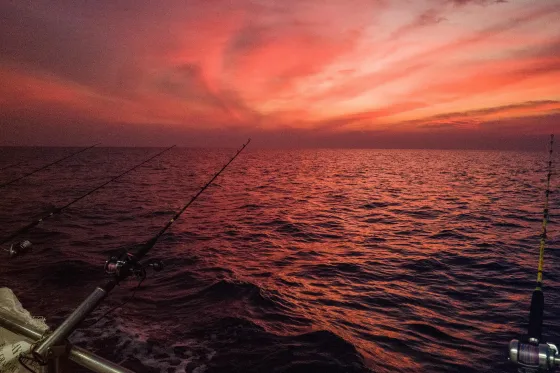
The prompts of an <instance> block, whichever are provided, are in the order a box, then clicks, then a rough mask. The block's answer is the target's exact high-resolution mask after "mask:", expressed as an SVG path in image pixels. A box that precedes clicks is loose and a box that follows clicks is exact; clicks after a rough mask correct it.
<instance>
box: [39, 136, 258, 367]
mask: <svg viewBox="0 0 560 373" xmlns="http://www.w3.org/2000/svg"><path fill="white" fill-rule="evenodd" d="M250 141H251V139H249V140H247V142H246V143H245V144H243V146H242V147H241V149H239V150H238V151H237V152H236V153H235V155H234V156H233V157H232V158H231V159H230V160H229V161H228V162H227V163H226V164H225V165H224V166H223V167H222V168H221V169H220V170H219V171H218V172H217V173H216V174H215V175H214V176H213V177H212V178H211V179H210V181H208V182H207V183H206V184H205V185H204V186H203V187H202V188H200V190H199V191H198V192H197V193H196V194H195V195H194V196H193V197H192V198H191V199H190V201H189V202H187V204H185V205H184V206H183V207H182V208H181V209H180V210H179V211H178V212H177V213H176V214H175V215H174V216H173V217H172V218H171V220H169V221H168V222H167V223H166V224H165V226H164V227H163V228H162V229H161V230H160V231H159V232H158V233H157V234H156V235H155V236H154V237H152V238H151V239H149V240H148V241H146V242H145V243H144V244H142V245H140V246H141V247H140V249H139V250H138V251H137V252H136V253H131V252H127V251H124V252H123V253H122V254H121V255H120V256H112V257H110V258H109V259H108V260H107V262H106V263H105V268H104V269H105V272H106V273H107V274H109V275H111V276H112V279H111V280H109V281H108V282H107V283H106V284H105V285H102V286H98V287H97V288H95V290H94V291H93V292H92V293H91V294H90V295H89V297H87V298H86V299H85V300H84V301H83V302H82V303H81V304H80V305H79V306H78V308H76V309H75V310H74V312H72V314H70V316H68V318H67V319H66V320H64V322H63V323H62V324H61V325H60V326H59V327H58V328H57V329H55V331H54V332H52V333H51V334H50V335H48V336H46V337H45V338H43V339H42V340H40V341H38V342H37V343H36V344H35V345H34V346H35V347H34V348H33V350H32V355H33V358H34V360H35V361H37V362H38V363H39V364H41V365H45V364H47V363H48V360H49V358H52V357H53V355H54V352H53V351H54V350H55V349H56V347H57V346H59V345H60V344H61V343H64V341H65V340H66V339H67V338H68V337H69V336H70V334H72V332H73V331H74V329H76V327H77V326H78V325H79V324H80V323H81V322H82V321H83V320H84V319H85V318H86V317H87V316H88V315H89V314H90V313H91V312H93V310H94V309H95V308H96V307H97V306H98V305H99V304H100V303H101V301H102V300H103V299H105V297H107V295H108V294H109V292H110V291H111V290H113V289H114V288H115V286H117V285H118V284H119V283H120V282H121V281H123V280H125V279H126V278H127V277H129V276H132V275H133V276H136V277H137V278H138V279H139V280H140V281H142V280H143V279H144V278H145V277H146V267H151V268H152V269H154V270H155V271H159V270H161V269H163V266H162V264H161V262H158V261H152V262H151V263H143V264H142V263H140V262H139V260H140V259H142V258H143V257H144V256H145V255H146V254H148V252H149V251H150V249H152V248H153V247H154V246H155V244H156V243H157V240H158V239H159V238H160V237H161V236H162V235H163V234H164V233H165V231H166V230H167V229H169V227H171V225H172V224H173V223H174V222H175V221H176V220H177V219H178V218H179V217H180V216H181V214H182V213H183V212H185V210H186V209H187V208H188V207H189V206H190V205H191V204H192V203H193V202H194V201H195V200H196V199H197V198H198V196H200V195H201V194H202V192H204V191H205V190H206V189H207V188H208V187H209V186H210V185H211V184H212V182H213V181H214V180H215V179H216V178H217V177H218V176H219V175H220V174H221V173H222V172H223V171H224V170H225V169H226V168H227V167H228V166H229V165H230V163H231V162H233V160H234V159H235V158H237V156H238V155H239V154H240V153H241V152H242V151H243V149H245V147H247V145H248V144H249V142H250Z"/></svg>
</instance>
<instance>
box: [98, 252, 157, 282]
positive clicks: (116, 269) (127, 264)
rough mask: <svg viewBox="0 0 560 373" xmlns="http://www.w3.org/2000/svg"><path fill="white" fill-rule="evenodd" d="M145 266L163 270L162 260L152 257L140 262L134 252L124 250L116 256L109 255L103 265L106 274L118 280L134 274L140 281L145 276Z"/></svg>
mask: <svg viewBox="0 0 560 373" xmlns="http://www.w3.org/2000/svg"><path fill="white" fill-rule="evenodd" d="M147 268H151V269H153V270H154V271H155V272H159V271H161V270H163V262H162V261H161V260H157V259H154V260H150V261H148V262H144V263H140V262H138V259H136V256H134V254H132V253H130V252H128V251H126V250H125V251H123V252H122V253H121V254H120V255H118V256H110V257H109V259H107V261H106V262H105V266H104V270H105V273H106V274H108V275H112V276H115V277H116V278H118V279H119V280H122V279H125V278H127V277H129V276H134V277H136V278H137V279H138V280H140V281H141V280H144V279H145V278H146V269H147Z"/></svg>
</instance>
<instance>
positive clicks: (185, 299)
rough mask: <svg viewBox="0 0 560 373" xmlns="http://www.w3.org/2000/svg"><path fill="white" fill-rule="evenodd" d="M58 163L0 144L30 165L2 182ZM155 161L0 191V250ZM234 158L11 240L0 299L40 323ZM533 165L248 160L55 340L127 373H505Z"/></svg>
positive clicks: (548, 281) (131, 186) (413, 158)
mask: <svg viewBox="0 0 560 373" xmlns="http://www.w3.org/2000/svg"><path fill="white" fill-rule="evenodd" d="M71 151H72V149H63V148H45V149H41V148H1V149H0V168H1V167H2V166H3V165H7V164H10V163H13V162H18V161H20V160H23V159H31V161H29V162H27V163H26V164H24V165H22V166H19V167H16V168H12V169H7V170H4V171H1V172H0V183H1V182H2V181H7V180H8V179H10V178H12V177H15V176H17V175H19V174H22V173H24V172H25V171H26V170H31V169H33V168H35V167H37V166H39V165H42V164H45V163H47V162H48V161H51V160H54V159H56V158H57V157H60V156H62V155H63V154H67V153H69V152H71ZM157 151H158V149H139V148H137V149H119V148H98V149H92V150H90V151H88V152H85V153H83V154H80V155H79V156H78V157H76V158H73V159H69V160H67V161H65V162H63V163H62V164H60V165H57V166H54V167H52V168H51V169H49V170H47V171H44V172H41V173H39V174H36V175H34V176H32V177H29V178H26V179H24V180H22V181H20V182H18V183H17V184H14V185H12V186H10V187H8V188H4V189H1V190H0V193H1V197H0V236H5V235H7V234H9V233H10V232H12V231H13V230H15V229H17V228H19V227H20V226H21V225H24V224H26V223H28V222H29V221H30V220H31V219H33V218H35V217H38V216H40V215H41V213H42V212H44V211H48V210H49V209H52V208H53V207H55V206H60V205H62V204H65V203H66V202H68V201H70V200H71V199H72V198H75V197H77V196H79V195H81V194H82V193H84V192H86V191H88V190H89V189H91V188H92V187H93V186H96V185H98V184H101V183H103V182H104V181H106V180H108V178H109V177H110V176H113V175H116V174H118V173H119V172H121V171H122V170H125V169H126V168H128V167H131V166H132V165H134V164H135V163H138V162H140V161H141V160H143V159H144V158H147V157H148V156H149V155H150V154H154V153H156V152H157ZM233 152H234V150H233V149H223V150H204V149H173V150H172V151H170V152H169V153H166V154H165V155H163V156H162V157H161V158H159V159H157V160H155V161H153V162H151V163H150V164H148V165H146V166H144V167H142V168H140V169H138V170H137V171H135V172H134V173H132V174H129V175H128V176H126V177H124V178H123V179H121V180H120V181H118V182H115V183H113V184H110V185H109V186H108V187H106V188H104V189H102V190H100V191H99V192H97V193H95V194H94V195H92V196H90V197H88V198H86V199H84V200H83V201H81V202H79V203H77V204H76V205H73V206H72V207H71V208H69V209H67V210H65V211H64V212H63V213H62V214H60V215H57V216H55V217H54V218H52V219H50V220H48V221H47V222H45V223H44V224H42V225H41V226H40V227H39V228H37V229H34V230H33V231H32V233H31V234H29V235H28V236H27V237H25V238H28V239H30V240H31V241H32V242H33V243H34V245H35V250H34V252H33V253H31V254H29V255H28V256H25V257H22V258H18V259H17V260H12V261H8V260H7V257H4V259H2V260H0V286H8V287H10V288H12V289H13V290H14V292H15V293H16V295H17V296H18V297H19V298H20V300H21V302H22V303H23V305H24V307H26V308H27V309H28V310H30V311H31V312H32V313H33V314H34V315H42V316H46V317H47V321H48V323H49V324H50V325H51V326H55V325H57V324H58V323H59V322H60V321H61V320H62V318H63V317H64V316H66V315H67V314H68V313H69V312H70V311H71V310H72V309H73V308H74V307H76V306H77V305H78V304H79V302H80V301H81V300H82V299H83V298H84V297H86V296H87V295H88V294H89V293H90V292H91V291H92V290H93V289H94V288H95V286H97V285H98V284H100V283H101V282H102V281H103V280H104V278H105V277H104V274H103V264H104V261H105V259H106V258H107V256H108V255H109V254H111V253H113V252H114V251H115V250H118V249H121V248H123V247H127V246H129V245H133V244H136V243H140V242H142V241H144V240H146V239H148V238H150V237H151V236H152V235H153V234H154V233H156V232H157V231H158V229H159V228H160V227H161V226H163V224H165V222H166V221H167V220H168V219H169V218H170V217H171V216H172V215H173V213H174V212H175V211H176V210H178V208H179V207H180V206H181V205H182V204H183V203H184V202H186V201H187V200H188V199H190V197H191V196H192V195H193V194H194V193H195V192H196V191H198V189H199V188H200V187H201V186H202V185H203V184H204V183H205V182H206V181H207V180H208V179H209V177H210V176H211V174H213V173H214V172H216V171H217V169H218V168H219V167H220V166H221V165H222V164H223V163H225V162H226V161H227V159H228V157H230V156H231V155H232V154H233ZM37 156H39V157H40V158H37V159H33V157H37ZM545 159H546V153H545V151H544V149H543V152H541V153H527V152H478V151H432V150H429V151H428V150H425V151H423V150H294V151H265V150H253V149H251V148H249V149H247V151H246V152H243V153H242V154H241V155H240V156H239V158H238V159H237V160H236V161H234V163H233V164H232V165H231V166H230V168H228V169H227V170H226V171H225V173H224V174H223V175H222V176H221V177H220V178H218V179H217V182H216V183H215V184H214V185H213V186H212V187H210V188H209V189H208V190H207V191H206V192H205V193H204V194H203V195H202V196H201V197H200V198H199V199H198V200H197V202H196V203H194V204H193V205H192V206H191V207H190V208H189V209H188V210H187V212H186V213H185V215H184V216H183V217H182V218H181V219H180V220H179V221H177V223H176V224H175V225H174V226H173V228H172V229H171V230H170V231H169V232H168V233H167V234H166V235H165V236H164V237H163V238H162V240H161V241H160V242H159V243H158V245H157V246H156V247H155V248H154V250H153V251H152V252H151V253H150V257H151V258H160V259H162V260H164V262H165V263H166V266H167V267H166V269H165V270H164V271H163V272H159V273H150V274H149V277H148V279H147V280H146V281H144V283H143V284H142V286H141V288H140V289H139V290H138V291H137V293H136V296H135V298H134V299H133V300H131V301H130V302H129V303H128V304H127V305H126V306H125V307H123V308H122V309H120V310H118V311H115V312H114V313H113V314H110V315H109V316H108V317H107V318H106V319H103V320H102V321H100V322H99V323H98V324H96V325H95V326H93V327H91V328H82V329H80V330H78V331H76V332H75V334H74V335H73V336H72V337H71V340H72V341H74V342H76V343H77V344H78V345H81V346H84V347H87V348H90V349H92V350H93V351H95V352H96V353H98V354H100V355H102V356H104V357H106V358H108V359H110V360H113V361H115V362H119V363H122V364H123V365H125V366H127V367H129V368H131V369H135V370H137V371H138V372H143V371H146V372H174V371H178V372H184V371H186V372H197V373H202V372H207V373H213V372H368V371H372V372H490V371H492V372H507V371H512V370H511V369H510V367H509V365H508V364H507V362H506V358H505V356H506V351H507V344H508V342H509V340H510V339H512V338H514V337H517V335H518V334H519V333H521V332H523V330H524V328H525V324H526V319H527V315H528V305H529V300H530V296H531V292H532V290H533V287H534V281H535V278H536V265H537V257H538V240H539V234H540V224H541V219H542V207H543V203H544V197H543V192H544V185H545V184H544V178H545V175H546V171H545ZM557 160H558V157H557ZM553 185H554V186H555V187H554V188H553V191H554V192H555V193H553V194H552V196H551V222H550V225H549V237H550V239H549V249H548V250H547V252H546V256H545V274H544V276H545V277H544V281H545V299H546V304H547V308H546V312H545V317H546V321H545V330H546V334H547V336H549V337H550V339H551V340H555V341H557V342H560V302H559V300H560V287H559V285H560V252H559V251H558V248H559V242H560V235H559V234H558V232H559V230H558V219H557V216H558V212H559V211H560V193H557V192H558V190H559V189H558V187H557V186H558V185H559V176H553ZM135 286H136V282H135V281H133V280H131V281H129V282H127V283H126V284H123V285H121V286H120V287H119V288H118V289H117V290H116V291H114V292H113V293H112V294H111V296H110V297H109V299H108V300H107V302H106V303H104V305H103V306H102V307H101V308H100V309H99V311H98V312H97V313H96V315H97V316H99V315H100V314H101V313H103V312H104V311H105V310H107V309H108V308H109V307H111V306H114V305H117V304H119V303H120V302H122V300H123V299H124V298H128V297H129V296H130V295H131V290H132V289H133V288H134V287H135ZM93 319H94V318H92V320H93Z"/></svg>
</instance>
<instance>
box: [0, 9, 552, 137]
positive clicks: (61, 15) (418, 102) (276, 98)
mask: <svg viewBox="0 0 560 373" xmlns="http://www.w3.org/2000/svg"><path fill="white" fill-rule="evenodd" d="M496 3H498V2H496V1H476V0H473V1H458V0H455V1H449V0H422V1H415V2H410V1H406V0H396V1H394V2H388V1H382V0H379V1H370V0H347V1H335V0H329V1H324V2H315V1H296V0H287V1H283V2H275V1H259V2H255V1H250V0H239V1H235V2H233V1H227V0H216V1H212V2H209V1H203V0H187V1H184V0H170V1H168V2H166V3H165V5H162V4H160V3H154V2H151V1H148V0H136V1H132V0H123V1H118V2H114V1H99V2H72V1H65V0H57V1H47V0H39V1H28V0H21V1H18V2H4V3H2V4H0V12H1V14H2V22H0V45H1V46H2V51H1V53H0V75H1V76H2V77H3V79H2V81H3V85H2V87H0V103H1V105H0V115H1V116H2V117H3V118H4V121H5V122H7V121H8V120H9V119H10V118H12V119H14V118H15V120H16V122H17V123H19V124H20V125H21V127H20V128H21V131H22V133H21V134H20V135H21V137H22V138H25V136H26V135H29V136H31V135H32V134H27V133H26V132H25V131H29V130H30V129H29V128H30V127H29V126H27V125H24V124H23V123H24V122H25V121H26V120H27V121H28V122H29V123H36V124H37V123H40V122H41V120H45V121H47V120H48V121H52V122H54V121H56V120H57V119H58V120H59V121H60V122H65V123H71V122H76V123H78V122H79V123H90V124H91V125H88V126H86V127H87V128H89V130H91V128H90V126H94V125H98V126H101V127H102V128H106V129H109V128H110V129H111V131H122V132H123V133H124V132H126V133H128V130H127V131H125V130H124V129H123V128H124V127H126V126H129V127H130V128H132V129H133V128H137V127H138V128H140V127H142V126H147V127H145V128H148V127H150V126H157V125H160V126H161V128H165V130H166V131H170V133H171V132H173V133H182V132H181V131H183V130H184V131H187V132H189V131H191V132H192V131H195V132H196V131H198V132H197V133H204V131H213V130H216V131H218V130H221V131H226V132H227V131H230V130H231V131H233V129H236V130H238V129H244V130H253V131H257V132H258V131H265V132H266V131H267V130H271V131H272V132H274V131H279V132H278V133H282V132H281V131H282V129H285V130H286V131H288V132H290V131H292V132H290V133H292V134H296V133H300V134H303V133H305V134H306V135H305V136H307V135H308V134H309V136H311V135H310V134H313V136H317V137H320V136H326V137H328V136H334V137H332V138H331V137H329V138H331V139H333V140H332V141H334V139H335V138H336V136H335V135H334V134H338V135H339V136H342V137H343V138H344V139H346V140H344V141H350V140H349V139H351V138H354V137H352V136H349V137H344V136H343V133H354V132H353V131H358V130H363V131H366V132H367V133H377V132H376V131H385V130H388V129H390V133H391V134H394V133H396V132H395V131H397V132H398V131H400V132H403V131H410V132H411V133H412V132H414V131H420V132H422V133H424V132H428V131H433V132H434V133H435V132H437V133H439V132H441V131H460V130H463V129H465V128H467V127H469V126H470V127H473V128H474V127H476V128H479V129H480V128H482V127H483V126H482V123H489V124H488V126H492V125H495V126H497V127H500V126H501V124H500V123H501V122H499V120H510V119H512V120H513V118H519V120H520V121H521V122H522V121H523V120H524V118H529V117H532V116H538V115H551V113H552V112H553V111H554V110H556V109H554V105H555V103H554V102H556V101H557V100H560V96H558V92H557V89H556V88H555V87H557V83H558V81H559V79H560V60H559V58H558V52H559V51H560V47H559V46H560V43H559V40H560V26H558V23H557V22H555V20H556V18H557V16H558V14H560V6H559V5H558V3H557V2H555V1H552V0H543V1H542V2H538V4H536V3H534V2H531V1H526V0H520V1H517V2H511V1H510V2H504V3H503V4H496ZM494 4H495V5H494ZM520 102H521V104H519V103H520ZM531 102H532V103H531ZM537 103H538V104H537ZM481 107H483V108H486V109H480V108H481ZM448 113H450V114H448ZM426 118H428V119H429V120H432V121H434V122H433V123H432V122H427V121H426V120H427V119H426ZM430 118H431V119H430ZM94 123H95V124H94ZM112 123H113V124H115V126H113V125H112ZM511 123H513V122H511ZM37 125H38V124H37ZM485 125H486V124H485ZM415 126H416V127H415ZM470 127H469V128H470ZM10 128H12V129H13V128H15V127H10ZM45 128H50V129H51V130H53V131H54V128H55V127H54V125H53V126H51V127H48V126H47V127H45ZM127 128H128V127H127ZM142 128H144V127H142ZM150 128H151V127H150ZM500 128H505V129H507V130H508V131H512V133H518V132H519V131H518V129H517V127H516V126H510V127H507V126H505V127H504V126H502V127H500ZM296 130H298V131H299V130H301V131H304V132H297V131H296ZM305 130H309V131H310V132H305ZM100 131H101V129H100ZM516 131H517V132H516ZM272 132H271V133H272ZM10 133H11V135H10V136H13V133H12V132H10ZM263 133H264V132H263ZM387 136H389V135H387ZM326 137H325V138H326ZM44 138H50V137H49V136H46V135H45V137H44ZM132 138H137V137H136V136H132ZM354 139H355V138H354ZM355 140H356V139H355ZM138 141H140V140H138ZM306 141H307V140H306ZM306 141H304V143H309V141H307V142H306ZM325 141H326V140H325ZM329 141H331V140H329ZM341 141H342V140H341ZM356 141H357V140H356ZM345 143H346V142H345Z"/></svg>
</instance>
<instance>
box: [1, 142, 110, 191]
mask: <svg viewBox="0 0 560 373" xmlns="http://www.w3.org/2000/svg"><path fill="white" fill-rule="evenodd" d="M97 145H99V144H95V145H92V146H89V147H87V148H84V149H82V150H80V151H77V152H75V153H72V154H70V155H67V156H66V157H63V158H60V159H59V160H56V161H54V162H51V163H49V164H47V165H45V166H43V167H39V168H38V169H36V170H33V171H31V172H29V173H27V174H25V175H23V176H20V177H17V178H15V179H13V180H10V181H8V182H6V183H4V184H0V188H5V187H7V186H8V185H10V184H13V183H15V182H16V181H20V180H21V179H23V178H26V177H27V176H31V175H33V174H35V173H37V172H39V171H43V170H44V169H47V168H49V167H51V166H54V165H55V164H57V163H60V162H62V161H64V160H66V159H68V158H72V157H73V156H75V155H78V154H80V153H83V152H85V151H86V150H89V149H91V148H93V147H96V146H97ZM21 163H23V162H20V163H18V164H21ZM9 167H12V166H9ZM9 167H6V168H9Z"/></svg>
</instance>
